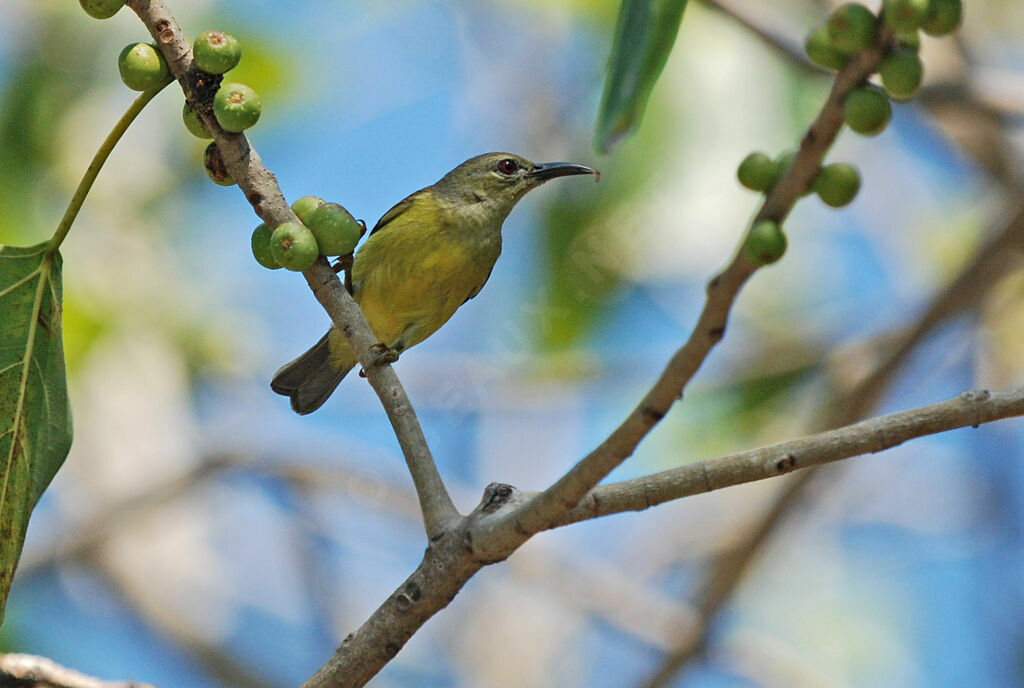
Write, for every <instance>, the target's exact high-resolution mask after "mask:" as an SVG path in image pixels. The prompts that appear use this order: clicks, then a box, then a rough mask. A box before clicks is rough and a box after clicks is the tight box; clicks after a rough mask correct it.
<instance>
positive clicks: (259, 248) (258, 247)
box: [252, 222, 282, 270]
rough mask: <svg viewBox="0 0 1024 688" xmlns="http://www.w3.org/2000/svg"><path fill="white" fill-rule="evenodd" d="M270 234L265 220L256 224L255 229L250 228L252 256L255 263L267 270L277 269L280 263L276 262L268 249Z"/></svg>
mask: <svg viewBox="0 0 1024 688" xmlns="http://www.w3.org/2000/svg"><path fill="white" fill-rule="evenodd" d="M271 234H273V232H271V231H270V227H268V226H267V223H266V222H261V223H259V224H258V225H256V229H254V230H252V257H253V258H255V259H256V262H257V263H259V264H260V265H262V266H263V267H265V268H267V269H268V270H278V269H280V268H281V267H282V265H281V264H280V263H278V262H277V259H276V258H274V254H273V252H272V251H271V250H270V236H271Z"/></svg>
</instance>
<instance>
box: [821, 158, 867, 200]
mask: <svg viewBox="0 0 1024 688" xmlns="http://www.w3.org/2000/svg"><path fill="white" fill-rule="evenodd" d="M858 191H860V173H859V172H858V171H857V168H856V167H854V166H853V165H850V164H849V163H845V162H837V163H833V164H831V165H825V166H824V167H822V168H821V171H820V172H819V173H818V176H817V178H816V179H815V180H814V192H815V193H817V194H818V197H819V198H821V200H822V202H824V203H825V205H828V206H831V207H833V208H842V207H843V206H844V205H849V204H850V202H851V201H853V199H854V198H856V197H857V192H858Z"/></svg>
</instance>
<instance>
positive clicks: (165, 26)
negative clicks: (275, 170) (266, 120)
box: [126, 0, 459, 538]
mask: <svg viewBox="0 0 1024 688" xmlns="http://www.w3.org/2000/svg"><path fill="white" fill-rule="evenodd" d="M126 4H127V6H128V7H130V8H131V9H132V10H133V11H134V12H135V13H136V14H137V15H138V16H139V18H140V19H141V20H142V22H143V23H144V24H145V25H146V28H147V29H149V32H150V34H152V36H153V38H154V39H156V44H157V46H158V47H159V48H160V50H161V52H162V53H163V55H164V57H165V58H166V60H167V63H168V66H169V67H170V70H171V74H172V75H173V76H174V78H175V79H177V80H178V83H179V84H181V87H182V90H183V91H184V93H185V98H186V99H187V100H188V102H189V103H190V104H191V105H192V106H193V109H194V110H195V111H196V113H197V114H198V115H199V117H200V119H202V121H203V124H205V125H206V126H207V128H208V129H209V130H210V132H211V133H212V134H213V138H214V140H215V141H216V143H217V148H218V149H219V150H220V153H221V157H222V158H223V159H224V163H225V165H226V166H227V169H228V172H229V173H230V174H231V177H232V179H234V180H235V181H236V182H237V183H238V186H239V187H240V188H241V189H242V191H243V192H244V193H245V197H246V199H247V200H248V201H249V203H250V204H251V205H252V207H253V210H254V211H255V212H256V214H257V215H258V216H259V217H260V218H261V219H262V220H263V221H264V222H266V223H267V224H268V225H269V226H271V227H276V226H277V225H279V224H281V223H283V222H294V221H297V219H298V218H296V217H295V214H294V213H293V212H292V210H291V208H290V207H289V206H288V202H287V201H286V200H285V197H284V194H282V193H281V189H280V187H278V185H277V179H276V178H275V177H274V175H273V174H272V173H271V172H270V170H268V169H267V168H266V167H265V166H264V165H263V161H262V160H261V159H260V156H259V154H258V153H257V152H256V149H255V148H253V147H252V145H251V144H250V143H249V140H248V139H247V138H246V136H245V134H230V133H228V132H225V131H224V130H223V129H221V128H220V126H219V125H218V124H217V120H216V118H215V117H214V116H213V111H212V108H211V101H212V98H213V95H214V93H213V91H214V90H215V89H214V88H212V86H216V83H215V81H216V79H215V80H214V81H213V82H211V81H210V80H209V76H208V75H205V74H204V73H203V72H200V71H198V70H196V68H195V67H194V66H193V64H192V48H191V46H190V45H189V43H188V40H187V39H186V38H185V36H184V34H183V33H182V31H181V28H180V27H179V26H178V23H177V21H176V20H175V19H174V16H173V15H172V14H171V12H170V11H169V10H168V9H167V6H166V5H165V4H164V2H163V0H129V2H127V3H126ZM303 275H304V277H305V278H306V282H307V283H308V284H309V287H310V289H311V290H312V291H313V294H314V295H315V296H316V299H317V301H319V302H320V304H321V305H322V306H323V308H324V310H326V311H327V314H328V315H329V316H330V318H331V320H332V321H333V322H334V324H335V326H336V327H337V328H338V329H339V330H340V331H341V332H342V334H344V336H345V338H346V340H347V341H348V343H349V344H350V345H351V346H352V349H353V351H355V353H356V356H357V358H358V359H359V363H360V364H361V365H362V366H363V368H364V369H365V370H366V371H367V373H368V374H367V379H368V380H369V382H370V385H371V386H372V387H373V390H374V391H375V392H376V393H377V396H378V397H379V398H380V402H381V405H382V406H383V407H384V410H385V412H386V413H387V415H388V419H389V420H390V421H391V425H392V427H393V428H394V429H395V435H396V436H397V437H398V442H399V444H400V445H401V447H402V453H403V455H404V456H405V461H406V464H407V465H408V467H409V472H410V474H411V475H412V480H413V484H414V485H415V486H416V493H417V495H418V497H419V499H420V507H421V509H422V511H423V523H424V527H425V528H426V531H427V536H428V537H431V538H433V537H435V536H436V535H438V534H439V533H441V532H442V531H443V530H444V529H445V528H447V527H448V526H449V524H450V523H451V522H452V521H453V519H455V518H457V517H458V515H459V514H458V511H457V510H456V508H455V504H454V503H453V502H452V499H451V496H450V495H449V494H448V490H447V488H446V487H445V485H444V481H443V480H442V479H441V475H440V473H438V471H437V466H436V465H435V463H434V458H433V456H432V455H431V453H430V448H429V447H428V446H427V441H426V438H425V437H424V435H423V429H422V428H421V427H420V424H419V420H418V419H417V418H416V413H415V411H414V410H413V408H412V404H411V403H410V402H409V398H408V396H407V395H406V393H405V389H404V388H403V387H402V383H401V382H400V381H399V379H398V375H397V374H396V373H395V371H394V370H393V369H392V368H391V366H390V365H387V364H384V365H378V364H377V363H378V362H377V360H376V359H375V357H374V356H373V355H372V353H371V351H370V348H371V347H372V346H373V345H374V344H376V343H377V339H376V338H375V337H374V336H373V333H372V331H371V330H370V326H369V324H368V323H367V322H366V318H365V317H363V313H362V311H361V310H360V309H359V306H358V305H357V304H356V302H355V301H353V300H352V297H351V295H350V294H349V293H348V292H347V291H346V290H345V287H344V286H343V285H342V283H341V280H339V279H338V276H337V274H336V273H335V272H334V270H333V269H331V267H330V265H329V264H328V263H327V261H326V260H325V259H323V258H321V259H320V260H319V261H317V263H316V264H315V265H314V266H313V267H312V268H310V269H309V270H307V271H306V272H305V273H303Z"/></svg>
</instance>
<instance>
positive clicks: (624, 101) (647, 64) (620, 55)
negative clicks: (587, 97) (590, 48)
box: [594, 0, 686, 153]
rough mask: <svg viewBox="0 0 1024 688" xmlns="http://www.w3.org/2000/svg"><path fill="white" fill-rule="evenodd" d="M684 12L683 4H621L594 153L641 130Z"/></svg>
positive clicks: (640, 0)
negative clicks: (646, 109)
mask: <svg viewBox="0 0 1024 688" xmlns="http://www.w3.org/2000/svg"><path fill="white" fill-rule="evenodd" d="M685 9H686V0H622V6H621V7H620V9H619V19H618V22H617V24H616V26H615V41H614V43H613V44H612V52H611V57H609V59H608V78H607V79H606V80H605V83H604V95H603V96H602V98H601V111H600V112H599V113H598V116H597V130H596V133H595V135H594V148H596V149H597V151H598V152H599V153H607V152H608V151H609V150H611V148H612V146H614V145H615V144H616V143H618V142H619V141H620V140H621V139H622V138H623V137H624V136H626V135H628V134H630V133H632V132H633V130H635V129H636V128H637V127H638V126H639V125H640V119H641V117H643V114H644V108H645V107H646V106H647V100H648V98H650V96H651V91H652V90H653V89H654V83H655V82H656V81H657V80H658V76H659V75H660V74H661V70H662V69H663V68H664V67H665V62H666V61H667V60H668V56H669V53H671V52H672V45H673V43H675V40H676V34H678V33H679V24H680V23H681V22H682V20H683V10H685Z"/></svg>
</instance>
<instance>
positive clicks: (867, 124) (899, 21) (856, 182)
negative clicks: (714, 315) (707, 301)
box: [736, 0, 963, 265]
mask: <svg viewBox="0 0 1024 688" xmlns="http://www.w3.org/2000/svg"><path fill="white" fill-rule="evenodd" d="M962 14H963V5H962V0H885V2H884V3H883V5H882V9H881V11H880V12H879V14H877V15H876V14H875V13H874V12H872V11H871V10H870V9H868V8H867V7H865V6H864V5H861V4H859V3H856V2H848V3H845V4H843V5H840V6H839V7H837V8H836V9H835V10H834V11H833V12H832V13H831V14H830V15H829V17H828V19H827V21H826V22H825V23H824V25H822V26H820V27H818V28H816V29H815V30H814V31H812V32H811V34H810V35H809V36H808V37H807V41H806V43H805V45H804V47H805V49H806V51H807V56H808V57H809V58H810V59H811V61H812V62H814V63H815V64H817V65H819V66H821V67H824V68H826V69H829V70H841V69H842V68H843V67H845V66H846V64H847V63H848V62H849V61H850V59H852V58H853V57H854V56H855V55H857V54H858V53H860V52H862V51H864V50H867V49H868V48H871V47H873V46H875V45H876V44H877V43H879V40H880V39H881V38H882V37H883V32H885V34H884V35H885V36H888V40H887V42H886V44H887V45H888V46H889V47H888V49H887V52H886V54H885V56H884V57H883V58H882V60H881V62H880V63H879V66H878V76H879V79H880V81H881V87H879V86H876V85H874V84H872V83H870V82H867V81H865V82H864V83H862V84H860V85H858V86H857V87H856V88H854V89H853V90H852V91H851V92H850V94H849V95H848V96H847V98H846V101H845V103H844V104H843V121H844V123H845V124H846V126H848V127H849V128H850V129H851V130H852V131H855V132H856V133H858V134H861V135H863V136H877V135H878V134H880V133H882V131H884V130H885V128H886V126H887V125H888V124H889V120H890V119H892V106H891V105H890V103H889V100H890V98H891V99H893V100H896V101H904V100H907V99H909V98H911V97H913V95H914V94H915V93H917V90H918V89H919V88H920V86H921V80H922V79H923V77H924V65H923V64H922V63H921V58H920V57H919V56H918V51H919V50H920V47H921V32H924V33H926V34H928V35H930V36H945V35H947V34H950V33H952V32H953V31H955V30H956V28H957V27H958V26H959V25H960V21H961V16H962ZM795 156H796V151H792V150H791V151H786V152H785V153H782V154H781V155H778V156H776V157H774V158H772V157H771V156H769V155H767V154H765V153H762V152H759V151H755V152H753V153H751V154H750V155H748V156H747V157H746V158H744V159H743V161H742V162H741V163H740V165H739V167H738V168H737V170H736V176H737V178H738V179H739V182H740V184H742V185H743V186H745V187H747V188H748V189H751V190H753V191H758V192H760V193H767V192H768V191H770V190H771V189H772V187H774V186H775V184H776V183H777V182H778V180H779V179H781V178H782V176H783V175H784V174H785V172H786V171H787V170H788V169H789V167H790V166H791V165H792V164H793V160H794V158H795ZM860 184H861V180H860V173H859V172H858V171H857V168H856V167H854V166H853V165H851V164H849V163H845V162H839V163H832V164H830V165H823V166H822V167H821V168H820V169H819V170H818V171H817V173H816V175H815V176H814V179H813V181H812V183H811V185H810V187H809V188H808V189H807V190H806V193H807V194H810V193H815V194H817V195H818V197H819V198H820V199H821V200H822V202H823V203H825V204H826V205H828V206H831V207H833V208H841V207H843V206H845V205H848V204H849V203H851V202H852V201H853V199H854V198H856V196H857V192H858V191H859V190H860ZM785 251H786V236H785V234H784V233H783V231H782V228H781V227H779V226H778V224H777V223H776V222H774V221H772V220H767V219H763V220H759V221H758V222H756V223H755V224H754V226H753V227H752V228H751V231H750V232H749V233H748V235H747V240H746V242H745V244H744V254H745V255H746V257H747V258H748V259H749V260H751V261H752V262H754V263H755V264H758V265H765V264H768V263H773V262H775V261H777V260H778V259H779V258H781V257H782V255H783V253H785Z"/></svg>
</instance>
